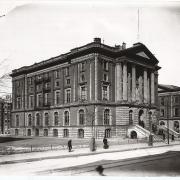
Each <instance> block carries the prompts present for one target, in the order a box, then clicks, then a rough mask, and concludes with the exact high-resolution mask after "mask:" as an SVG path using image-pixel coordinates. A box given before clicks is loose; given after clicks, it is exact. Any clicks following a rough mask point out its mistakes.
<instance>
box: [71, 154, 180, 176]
mask: <svg viewBox="0 0 180 180" xmlns="http://www.w3.org/2000/svg"><path fill="white" fill-rule="evenodd" d="M110 164H112V165H110ZM110 164H109V167H108V166H107V165H105V166H104V167H105V168H104V172H103V173H104V175H105V176H130V177H131V176H133V177H134V176H141V177H142V176H143V177H144V176H148V177H149V176H151V177H155V176H173V177H175V176H180V152H179V151H178V152H177V151H169V152H166V153H162V154H159V155H153V156H145V157H141V158H132V159H130V160H128V161H126V162H124V161H114V162H113V161H112V162H110ZM111 166H112V167H111ZM74 175H81V176H97V175H99V174H98V172H96V171H95V170H93V171H89V172H84V173H78V171H76V173H75V174H74Z"/></svg>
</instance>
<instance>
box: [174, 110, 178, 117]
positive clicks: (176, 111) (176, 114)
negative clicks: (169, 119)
mask: <svg viewBox="0 0 180 180" xmlns="http://www.w3.org/2000/svg"><path fill="white" fill-rule="evenodd" d="M174 116H175V117H178V116H179V108H174Z"/></svg>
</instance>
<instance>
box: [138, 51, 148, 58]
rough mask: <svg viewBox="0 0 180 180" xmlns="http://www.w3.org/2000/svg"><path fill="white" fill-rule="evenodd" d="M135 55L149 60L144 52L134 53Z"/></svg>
mask: <svg viewBox="0 0 180 180" xmlns="http://www.w3.org/2000/svg"><path fill="white" fill-rule="evenodd" d="M136 55H138V56H141V57H144V58H147V59H150V57H149V56H148V55H147V54H146V53H145V52H144V51H140V52H138V53H136Z"/></svg>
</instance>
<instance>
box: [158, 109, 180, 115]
mask: <svg viewBox="0 0 180 180" xmlns="http://www.w3.org/2000/svg"><path fill="white" fill-rule="evenodd" d="M169 113H170V112H169ZM160 116H161V117H165V109H162V108H161V109H160ZM169 116H170V114H169ZM179 116H180V109H179V108H173V117H179Z"/></svg>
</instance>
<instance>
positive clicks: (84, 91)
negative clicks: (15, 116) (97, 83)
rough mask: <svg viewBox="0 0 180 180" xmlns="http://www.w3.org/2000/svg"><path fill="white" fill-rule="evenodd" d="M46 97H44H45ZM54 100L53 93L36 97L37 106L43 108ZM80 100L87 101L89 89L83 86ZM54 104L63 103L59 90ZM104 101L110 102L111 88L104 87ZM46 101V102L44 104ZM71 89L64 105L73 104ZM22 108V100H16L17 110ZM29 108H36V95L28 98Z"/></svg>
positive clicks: (55, 94) (66, 92) (67, 93)
mask: <svg viewBox="0 0 180 180" xmlns="http://www.w3.org/2000/svg"><path fill="white" fill-rule="evenodd" d="M43 96H44V97H43ZM52 99H53V97H52V94H51V93H44V95H43V93H38V94H37V95H36V106H37V107H42V106H44V105H45V106H46V105H51V100H52ZM80 99H81V100H87V87H86V86H81V87H80ZM53 100H54V102H55V105H59V104H60V103H61V102H62V96H61V91H60V90H57V91H55V92H54V99H53ZM102 100H109V86H102ZM43 101H44V102H43ZM71 102H72V98H71V88H68V89H66V90H65V99H64V103H71ZM21 106H22V100H21V98H20V97H17V98H16V109H20V108H21ZM28 107H29V108H33V107H34V95H30V96H29V97H28Z"/></svg>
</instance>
